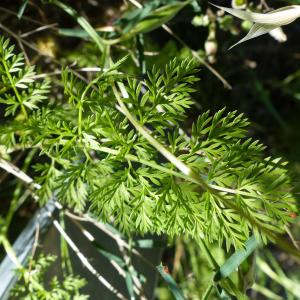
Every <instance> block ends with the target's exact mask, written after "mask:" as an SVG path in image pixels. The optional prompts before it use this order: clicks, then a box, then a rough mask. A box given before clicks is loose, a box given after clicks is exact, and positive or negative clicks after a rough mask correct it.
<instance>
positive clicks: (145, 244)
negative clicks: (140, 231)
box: [135, 239, 166, 249]
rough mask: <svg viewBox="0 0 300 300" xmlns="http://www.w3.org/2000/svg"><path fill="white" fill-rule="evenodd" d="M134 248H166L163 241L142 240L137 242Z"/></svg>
mask: <svg viewBox="0 0 300 300" xmlns="http://www.w3.org/2000/svg"><path fill="white" fill-rule="evenodd" d="M135 243H136V246H137V247H139V248H149V249H150V248H163V247H165V246H166V244H165V242H163V241H155V240H153V239H143V240H137V241H136V242H135Z"/></svg>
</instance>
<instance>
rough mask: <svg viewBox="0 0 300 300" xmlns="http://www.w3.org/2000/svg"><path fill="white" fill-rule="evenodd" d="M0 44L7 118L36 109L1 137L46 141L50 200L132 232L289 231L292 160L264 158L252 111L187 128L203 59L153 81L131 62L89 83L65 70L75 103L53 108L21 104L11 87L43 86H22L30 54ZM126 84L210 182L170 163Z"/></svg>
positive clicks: (44, 193)
mask: <svg viewBox="0 0 300 300" xmlns="http://www.w3.org/2000/svg"><path fill="white" fill-rule="evenodd" d="M0 47H2V49H1V50H0V52H1V53H2V55H3V59H4V58H5V61H8V63H7V62H6V63H5V64H6V65H8V66H9V67H8V71H5V68H4V67H3V68H4V69H3V68H2V73H3V74H4V75H2V76H4V78H5V79H4V81H3V83H2V84H3V85H4V86H5V87H7V88H8V90H7V91H6V92H5V94H4V95H5V96H4V98H3V99H6V100H2V102H3V103H5V104H7V105H8V108H7V114H8V113H10V114H13V113H14V112H15V111H16V109H17V108H18V107H20V106H22V105H23V106H24V107H26V109H27V108H31V109H34V111H33V112H32V113H31V114H30V115H29V117H28V119H27V120H26V122H22V124H20V122H19V121H18V119H14V120H12V121H10V122H7V124H6V125H5V126H3V127H2V128H0V131H1V132H2V133H3V136H4V137H5V138H2V139H1V141H2V143H3V144H4V145H5V146H6V147H17V145H18V144H20V145H21V146H22V147H25V148H31V147H38V148H39V150H40V154H41V155H44V156H45V160H48V162H47V163H44V164H39V165H37V166H36V168H35V170H36V181H38V182H39V183H40V184H41V186H42V188H41V189H40V191H39V192H38V193H39V196H40V199H42V202H45V201H46V199H47V198H49V196H50V194H51V193H54V194H55V195H56V196H57V197H58V199H59V201H61V202H62V203H64V204H66V205H68V206H70V207H73V208H74V209H76V210H78V211H83V210H89V211H90V212H91V213H93V214H94V215H95V216H96V217H97V218H99V219H101V220H102V221H111V220H113V222H115V223H116V224H117V225H118V226H119V227H120V228H121V229H122V230H124V231H126V232H129V233H130V232H136V231H137V232H139V233H148V232H151V233H165V234H168V235H170V236H174V235H180V234H189V235H191V236H193V237H202V238H205V239H207V240H208V241H210V242H213V241H218V242H219V243H223V242H224V241H226V245H227V247H230V246H231V245H233V246H234V247H237V248H239V247H242V245H243V242H244V241H245V240H246V239H247V238H248V237H249V235H250V233H252V232H254V233H255V234H257V235H260V234H261V235H262V236H263V237H264V238H266V235H265V234H264V232H265V231H262V228H265V229H268V230H269V231H271V232H281V231H283V228H284V225H285V224H286V223H288V222H289V219H290V217H289V211H290V210H291V209H292V208H293V201H294V198H293V195H292V193H291V186H290V180H289V176H288V173H287V169H286V163H285V162H284V161H282V160H281V159H277V158H264V156H263V150H264V146H263V145H261V144H260V143H259V142H258V141H254V140H251V139H249V138H247V137H246V134H247V126H248V125H249V121H248V120H247V119H246V118H245V117H244V116H243V115H241V114H238V113H237V112H229V113H226V112H225V110H224V109H223V110H220V111H219V112H217V113H215V114H211V113H210V112H204V113H202V114H201V115H200V116H199V118H198V119H197V120H196V121H195V122H194V124H193V125H192V128H191V130H190V131H189V130H186V132H185V131H184V130H182V128H181V126H183V121H184V120H185V119H186V113H187V109H189V108H190V107H191V106H192V105H193V100H192V96H191V95H192V94H193V93H194V91H195V90H194V88H193V84H194V82H196V81H197V80H198V78H197V76H196V73H197V72H198V70H197V66H196V65H195V63H194V62H193V60H190V59H186V60H184V61H178V60H176V59H175V60H173V61H171V62H170V63H169V64H168V65H166V67H165V68H164V69H163V70H160V69H157V68H155V67H154V68H153V69H152V70H151V71H149V72H148V74H147V78H146V79H144V80H142V79H140V80H139V79H133V78H127V79H126V80H125V79H124V76H120V72H119V71H120V70H121V69H122V61H121V62H119V63H117V64H115V65H113V66H112V67H111V69H109V70H107V71H105V72H100V73H99V74H98V75H97V76H96V77H95V78H94V80H93V81H92V82H91V83H89V84H87V83H85V82H83V81H81V80H80V79H79V78H77V77H76V75H75V74H73V73H72V72H71V71H69V70H64V71H63V73H62V83H63V85H64V94H65V99H63V100H62V101H61V102H57V103H56V105H55V106H51V107H50V106H47V105H45V104H43V103H39V102H38V101H37V100H34V101H33V102H34V105H33V104H32V105H27V100H22V101H17V100H16V94H14V93H13V90H11V88H10V85H9V84H14V87H15V89H17V90H19V89H23V88H24V90H25V92H26V95H29V91H30V89H38V87H40V85H37V83H35V82H30V83H28V84H29V85H28V88H25V87H23V86H21V87H20V86H19V87H18V86H17V83H18V82H19V83H20V82H21V83H22V84H25V83H26V84H27V82H26V80H25V81H24V80H23V81H20V80H22V78H24V76H25V75H24V74H27V73H28V72H29V71H28V70H31V69H28V68H25V69H24V70H23V69H21V71H20V70H19V69H18V72H17V73H15V72H16V71H15V68H22V66H21V65H20V64H19V62H17V66H15V67H11V66H12V65H13V64H14V62H15V61H22V60H20V59H19V58H18V57H19V56H14V55H13V54H12V51H13V48H11V47H9V46H8V43H7V42H6V41H5V42H4V40H2V43H1V44H0ZM5 53H6V54H5ZM13 57H16V58H13ZM3 59H2V61H3ZM2 64H3V62H2ZM18 64H19V65H18ZM11 70H13V71H11ZM5 72H8V73H9V74H10V75H9V76H10V77H11V78H14V79H13V81H12V82H13V83H10V81H9V80H8V79H7V78H9V76H8V75H7V74H6V73H5ZM5 74H6V75H5ZM14 74H18V75H14ZM13 76H15V77H13ZM25 78H26V76H25ZM120 81H122V83H123V85H124V86H125V88H123V89H122V95H123V97H122V99H121V101H122V102H123V103H124V104H125V106H126V107H127V108H128V110H129V112H130V114H131V115H132V117H134V118H135V119H136V120H137V122H138V123H139V124H140V125H141V126H144V127H145V128H146V130H148V132H150V134H151V135H152V137H154V138H155V139H156V141H158V142H159V143H160V144H161V145H163V146H164V147H165V148H166V149H167V150H168V151H169V152H171V153H172V154H173V155H175V156H176V157H177V158H178V159H179V160H181V161H182V162H183V163H185V164H186V165H188V166H189V167H190V168H191V169H192V170H193V172H194V173H195V174H197V176H199V178H201V179H202V180H203V181H204V182H205V187H206V188H203V186H202V187H201V186H199V184H198V183H197V182H195V180H194V178H193V177H192V176H191V177H190V176H187V175H184V174H181V173H180V172H179V171H178V170H177V169H176V168H175V167H174V165H172V164H171V163H170V162H169V161H166V159H165V158H164V157H163V156H162V155H161V153H160V152H158V151H157V150H156V149H154V148H153V147H152V145H151V144H150V143H149V142H148V140H147V139H146V138H145V137H144V136H143V135H141V134H140V133H139V132H138V131H137V130H136V128H135V127H134V126H133V125H132V124H131V123H130V122H129V120H128V119H127V118H126V117H125V116H124V115H123V113H122V109H121V108H120V107H119V104H118V102H117V98H116V94H115V93H116V89H114V87H115V86H117V85H118V82H120ZM24 82H25V83H24ZM29 86H31V87H29ZM26 87H27V86H26ZM44 90H45V88H44ZM35 94H36V95H37V94H39V95H41V94H43V93H42V92H41V91H39V92H36V93H35ZM19 95H20V96H21V99H31V98H28V97H29V96H28V97H27V96H26V97H25V96H24V98H23V96H22V95H23V94H22V93H21V94H20V93H19ZM9 99H11V100H9ZM10 101H14V104H10ZM28 101H29V102H30V101H32V100H28ZM30 103H31V102H30ZM36 105H38V106H39V108H38V109H37V108H36ZM12 134H13V135H17V138H15V137H14V138H12V137H11V135H12ZM228 203H232V206H228Z"/></svg>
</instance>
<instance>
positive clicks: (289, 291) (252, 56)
mask: <svg viewBox="0 0 300 300" xmlns="http://www.w3.org/2000/svg"><path fill="white" fill-rule="evenodd" d="M49 2H51V1H39V0H29V1H20V0H19V1H10V0H6V1H5V0H2V1H1V4H0V30H1V34H4V35H5V36H8V37H10V38H11V39H12V40H14V42H16V44H17V45H18V46H19V48H20V50H22V51H23V52H24V53H25V58H26V59H27V60H28V62H30V63H31V64H36V65H37V66H38V68H39V69H40V70H39V71H40V72H42V73H43V72H47V73H51V72H53V74H56V73H59V72H60V69H61V66H65V65H72V66H73V67H82V68H85V67H95V66H98V65H99V62H101V57H99V52H98V50H97V48H96V47H95V45H94V43H93V42H92V41H91V40H89V37H88V36H87V35H86V34H85V32H84V31H83V30H82V29H81V28H80V27H79V26H78V24H77V22H76V20H74V18H72V17H71V16H68V15H67V14H66V13H65V12H64V11H63V10H61V9H59V8H58V7H57V6H55V5H53V4H51V3H49ZM64 3H66V4H67V5H69V6H71V7H73V8H74V9H75V10H76V11H77V12H78V13H79V14H80V15H81V16H84V17H85V18H86V19H88V20H89V22H90V23H91V24H92V25H93V27H94V28H95V29H96V30H97V32H99V34H100V35H101V36H102V37H103V38H105V39H116V38H118V36H120V35H121V36H122V35H126V34H127V33H130V32H132V30H133V29H134V28H136V26H137V24H138V23H139V22H140V21H141V20H143V19H144V18H147V16H149V15H151V13H153V11H155V10H156V9H157V8H159V7H162V6H164V5H169V4H171V3H174V4H178V3H182V1H176V0H170V1H167V0H153V1H129V0H128V1H125V0H124V1H122V0H86V1H80V0H68V1H67V0H64ZM139 4H140V5H143V8H139V7H136V5H137V6H139ZM216 4H218V5H222V6H233V7H237V8H246V7H248V8H250V9H251V10H255V11H258V12H267V11H269V10H271V9H275V8H279V7H282V6H285V5H292V4H300V1H299V0H298V1H297V0H273V1H268V0H257V1H251V0H248V1H246V0H233V1H229V0H217V1H216ZM167 25H168V26H169V29H171V31H172V32H171V34H170V32H167V31H166V30H165V29H164V28H162V27H160V26H158V28H154V29H153V28H150V29H149V30H148V29H147V28H146V29H145V30H144V32H145V33H144V34H138V35H136V34H133V35H132V37H131V38H129V39H126V40H124V41H122V42H120V43H116V44H114V45H112V46H111V53H112V54H113V56H114V57H116V58H121V57H122V56H124V55H125V54H129V59H128V60H127V62H126V63H125V64H124V66H123V69H124V70H126V73H127V74H128V76H143V75H144V73H145V70H146V69H150V68H151V67H152V65H153V64H156V65H158V66H163V65H165V64H166V63H167V62H168V61H169V60H171V59H173V58H174V57H178V58H185V57H187V56H190V55H191V54H194V55H196V56H197V57H198V59H200V61H201V62H202V63H200V66H201V71H200V72H199V77H200V78H201V80H200V81H199V82H198V83H197V89H198V92H197V93H195V100H196V105H195V109H193V110H191V111H189V113H190V116H189V118H188V120H189V121H188V122H187V124H186V128H189V125H190V122H192V121H193V120H194V119H195V118H196V117H197V116H198V115H199V113H201V112H204V111H206V110H207V109H210V110H211V111H212V112H216V111H217V110H219V109H221V108H223V107H224V106H226V107H227V109H228V110H238V111H239V112H243V113H244V114H245V115H246V116H247V117H248V118H249V119H250V120H251V121H252V125H251V127H250V129H251V130H250V133H249V135H251V136H253V137H254V138H259V139H260V140H261V141H262V142H263V143H264V144H266V145H267V146H268V148H267V150H266V151H268V153H267V154H270V155H275V156H281V157H283V158H284V159H286V160H288V161H289V162H290V168H291V171H292V173H293V175H294V178H295V191H294V192H295V194H297V193H298V189H299V188H298V186H297V181H299V180H298V178H299V174H300V118H299V115H300V43H299V32H300V22H299V21H298V22H295V23H293V24H291V25H288V26H286V27H285V28H283V31H284V32H281V33H280V34H281V35H279V36H278V35H277V36H275V37H274V36H273V37H272V36H270V35H264V36H262V37H259V38H257V39H254V40H251V41H248V42H246V43H244V44H241V45H239V46H238V47H236V48H234V49H233V50H230V51H228V48H229V47H230V46H231V45H232V44H234V43H235V42H237V41H238V40H239V39H240V38H241V36H242V35H245V34H246V32H247V30H248V29H249V26H250V24H248V23H247V22H241V21H240V20H237V19H234V18H233V17H232V16H230V15H227V14H224V13H223V12H221V11H218V10H216V9H215V8H213V7H212V6H210V5H209V4H208V2H207V1H205V0H199V1H193V2H191V3H190V4H189V5H186V6H185V7H184V8H182V9H180V11H179V12H178V13H175V14H174V17H172V18H170V20H168V22H167ZM36 28H39V30H37V29H36ZM147 31H149V32H147ZM278 39H279V40H281V41H278ZM282 40H285V41H284V42H283V41H282ZM204 61H205V62H206V63H208V64H209V65H210V66H211V67H213V68H214V69H215V70H217V72H218V73H219V74H220V76H222V78H224V80H226V82H228V84H227V86H224V84H223V83H222V82H221V81H220V80H219V78H217V77H216V76H215V74H213V73H212V72H211V71H210V70H209V69H208V68H207V66H205V64H203V62H204ZM229 85H230V87H231V88H229ZM50 101H55V99H50ZM5 180H6V178H5V176H3V175H2V176H1V177H0V181H2V182H4V181H5ZM8 182H10V181H8ZM9 184H11V183H9ZM3 186H4V185H1V191H0V193H1V195H2V196H1V198H2V199H1V200H2V201H1V202H0V213H1V212H4V211H6V209H7V207H8V205H9V201H10V200H9V199H10V197H9V194H10V189H9V188H7V186H5V189H4V188H3ZM8 186H9V185H8ZM6 195H7V196H6ZM34 205H35V204H31V205H26V206H25V207H22V208H21V209H20V210H19V212H18V215H17V216H15V218H17V219H18V222H16V223H15V224H17V226H15V227H14V228H13V230H10V231H11V232H10V235H11V237H12V238H14V237H15V236H16V235H17V233H18V232H19V228H22V227H23V224H25V222H26V221H27V220H28V219H29V218H30V217H31V215H32V211H34ZM290 233H291V236H293V239H294V242H295V243H297V242H296V241H297V240H298V239H300V234H299V222H298V220H296V221H295V224H294V225H293V226H292V227H291V228H290ZM213 255H214V257H215V259H216V260H217V261H218V263H219V264H222V263H223V262H224V261H225V259H226V257H227V256H228V254H226V253H225V252H224V251H223V250H221V249H219V248H218V247H217V246H216V247H215V249H214V253H213ZM255 255H256V256H257V258H256V270H255V273H256V283H255V285H254V286H253V289H252V290H251V292H249V293H250V294H249V295H250V298H251V299H276V300H277V299H300V296H299V295H300V272H299V269H298V266H297V265H296V264H295V263H294V261H293V259H292V258H291V257H290V256H289V255H288V254H286V253H283V252H281V251H280V250H279V249H277V248H276V247H275V246H272V247H270V249H269V250H268V251H267V250H265V249H264V250H259V251H257V253H256V254H255ZM206 261H207V260H206V257H205V255H204V254H203V252H202V251H200V250H199V245H198V244H197V243H196V242H195V241H192V240H190V239H189V238H179V239H177V240H175V241H170V247H169V248H167V249H166V251H165V254H164V257H163V263H164V264H166V265H167V266H168V268H169V272H170V273H171V274H172V276H173V278H174V279H175V280H176V281H177V283H178V284H179V287H180V288H181V289H182V291H183V293H184V295H185V296H186V298H187V299H201V295H203V294H205V291H206V290H207V286H209V283H210V282H211V280H212V266H209V265H207V262H206ZM245 269H246V271H245V272H246V273H247V272H248V273H249V272H253V270H250V269H249V268H248V269H247V266H245ZM247 278H248V277H247V276H243V281H244V282H243V283H240V284H245V285H248V286H251V284H252V283H251V282H246V281H247ZM249 278H250V279H249V280H250V281H251V276H249ZM252 278H253V276H252ZM234 280H235V281H237V280H238V278H234ZM297 291H299V293H298V292H297ZM156 296H157V298H158V299H162V300H163V299H164V300H167V299H172V295H171V293H170V292H169V290H168V289H167V287H166V286H165V285H164V283H163V282H160V284H159V286H158V288H157V291H156ZM214 297H217V296H216V295H215V296H213V295H212V294H211V295H210V297H209V298H208V299H214ZM224 297H225V296H224ZM203 299H204V298H203ZM224 299H225V298H224Z"/></svg>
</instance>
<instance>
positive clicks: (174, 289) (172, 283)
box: [156, 265, 185, 300]
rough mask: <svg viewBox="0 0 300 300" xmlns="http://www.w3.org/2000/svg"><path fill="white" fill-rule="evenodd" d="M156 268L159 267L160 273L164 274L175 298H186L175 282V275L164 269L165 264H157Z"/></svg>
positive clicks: (181, 299) (182, 299) (183, 299)
mask: <svg viewBox="0 0 300 300" xmlns="http://www.w3.org/2000/svg"><path fill="white" fill-rule="evenodd" d="M156 268H157V270H158V272H159V273H160V275H161V276H162V278H163V279H164V280H165V282H166V283H167V285H168V288H169V289H170V291H171V292H172V294H173V296H174V297H175V299H176V300H185V298H184V297H183V295H182V293H181V291H180V289H179V287H178V285H177V283H176V282H175V280H174V279H173V277H172V276H171V275H170V274H169V273H167V272H166V271H165V270H164V267H163V265H159V266H156Z"/></svg>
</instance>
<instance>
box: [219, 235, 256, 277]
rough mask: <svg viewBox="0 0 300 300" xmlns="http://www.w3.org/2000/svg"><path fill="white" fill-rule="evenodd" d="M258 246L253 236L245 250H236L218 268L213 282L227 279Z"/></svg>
mask: <svg viewBox="0 0 300 300" xmlns="http://www.w3.org/2000/svg"><path fill="white" fill-rule="evenodd" d="M259 245H260V242H259V241H258V240H257V239H256V238H255V236H254V235H253V236H252V237H251V238H250V239H249V240H248V241H247V242H246V243H245V249H243V250H237V251H235V253H234V254H232V255H231V256H230V257H229V258H228V259H227V260H226V262H225V263H224V264H223V265H222V266H221V267H220V269H219V270H218V271H217V272H216V274H215V276H214V281H220V280H221V279H224V278H227V277H228V276H229V275H230V274H231V273H232V272H234V271H236V269H237V267H238V266H239V265H240V264H241V263H242V262H243V261H244V260H245V259H246V258H247V257H248V256H249V255H250V254H251V253H252V252H253V251H254V250H255V249H256V248H257V247H258V246H259Z"/></svg>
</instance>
